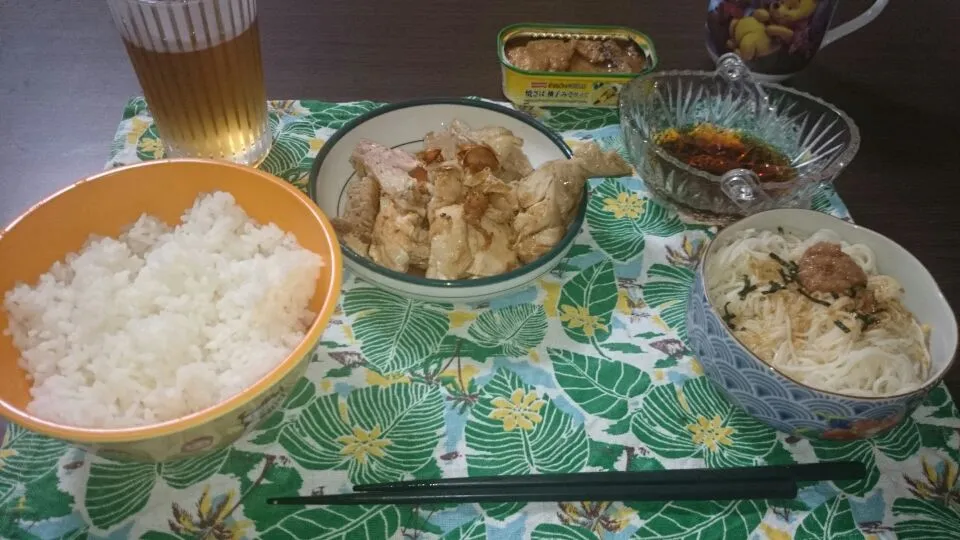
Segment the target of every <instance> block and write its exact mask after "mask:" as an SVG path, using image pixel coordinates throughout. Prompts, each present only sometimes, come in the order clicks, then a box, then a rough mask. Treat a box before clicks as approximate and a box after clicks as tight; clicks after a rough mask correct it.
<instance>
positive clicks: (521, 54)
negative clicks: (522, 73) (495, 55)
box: [507, 39, 577, 71]
mask: <svg viewBox="0 0 960 540" xmlns="http://www.w3.org/2000/svg"><path fill="white" fill-rule="evenodd" d="M576 46H577V44H576V41H574V40H568V41H564V40H560V39H537V40H533V41H529V42H527V44H526V45H522V46H518V47H512V48H509V49H507V60H509V61H510V63H511V64H513V65H514V66H516V67H518V68H520V69H525V70H528V71H567V70H568V69H569V68H570V59H571V58H573V53H574V52H575V49H576Z"/></svg>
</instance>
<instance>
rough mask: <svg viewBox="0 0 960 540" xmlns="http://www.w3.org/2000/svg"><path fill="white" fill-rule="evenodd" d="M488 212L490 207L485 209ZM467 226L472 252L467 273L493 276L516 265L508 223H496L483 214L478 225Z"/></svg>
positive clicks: (475, 275) (511, 234) (515, 254)
mask: <svg viewBox="0 0 960 540" xmlns="http://www.w3.org/2000/svg"><path fill="white" fill-rule="evenodd" d="M489 212H490V208H488V209H487V213H488V214H489ZM468 226H469V227H471V230H470V234H469V235H468V237H467V239H468V241H469V244H470V251H471V252H472V253H473V263H472V264H471V265H470V267H469V268H468V269H467V274H469V275H471V276H474V277H482V276H495V275H497V274H502V273H504V272H509V271H510V270H513V269H514V268H516V267H517V266H518V262H517V253H516V252H515V251H514V250H513V229H511V227H510V224H509V223H498V222H496V221H494V220H493V219H491V218H489V217H487V216H486V215H485V216H484V217H483V218H481V219H480V225H479V227H476V226H470V225H468ZM477 233H479V234H477Z"/></svg>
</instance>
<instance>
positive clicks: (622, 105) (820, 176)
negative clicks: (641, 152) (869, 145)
mask: <svg viewBox="0 0 960 540" xmlns="http://www.w3.org/2000/svg"><path fill="white" fill-rule="evenodd" d="M671 77H673V78H678V77H699V78H702V79H712V78H715V77H719V75H718V74H717V73H716V72H715V71H701V70H687V69H683V70H671V71H659V72H657V73H649V74H646V75H641V76H639V77H637V78H636V79H634V80H632V81H630V82H629V83H628V84H627V85H626V86H625V87H624V89H623V91H622V92H620V99H619V103H618V107H617V108H618V109H619V112H620V123H621V126H622V128H624V129H626V128H628V127H629V128H630V130H632V131H634V132H636V134H637V135H638V136H639V137H640V138H641V139H643V141H644V143H645V144H647V145H650V146H651V147H652V148H653V151H654V152H656V154H657V156H658V157H660V158H661V159H664V160H665V161H666V162H667V163H670V164H671V165H673V166H674V167H677V168H678V169H681V170H682V171H683V172H684V173H687V174H690V175H693V176H696V177H698V178H702V179H704V180H706V181H708V182H713V183H716V184H719V183H720V180H721V176H720V175H715V174H710V173H708V172H706V171H702V170H700V169H696V168H694V167H691V166H689V165H687V164H686V163H683V162H681V161H680V160H678V159H676V158H675V157H673V156H671V155H670V154H669V153H667V152H666V151H665V150H664V149H663V148H662V147H661V146H660V145H659V144H657V143H655V142H653V141H652V140H650V139H649V138H647V137H646V136H644V135H643V134H642V133H641V132H640V130H639V129H638V127H637V126H636V125H635V124H634V122H633V118H632V116H631V115H629V114H625V113H626V111H627V109H628V108H630V107H635V106H636V105H634V104H631V103H630V102H631V101H634V100H633V98H631V97H630V95H632V94H633V93H634V92H635V91H636V90H637V87H639V85H640V84H642V83H643V82H645V81H650V80H654V79H669V78H671ZM753 82H754V83H755V84H757V85H758V86H759V87H760V88H763V89H767V88H772V89H774V90H776V91H777V92H781V93H784V94H787V95H790V96H791V97H793V98H794V99H796V98H800V99H801V100H802V99H806V100H809V101H812V102H814V103H817V104H818V105H820V106H822V107H824V108H826V109H827V110H829V111H831V112H832V113H834V114H835V115H837V117H839V118H840V120H842V121H843V123H844V125H845V126H846V128H847V131H848V132H849V133H850V142H849V143H848V144H847V147H846V148H844V149H843V151H842V152H840V154H838V155H837V156H836V157H834V158H833V159H832V160H830V164H829V165H828V166H827V167H825V168H824V169H823V170H821V171H819V172H818V173H817V174H816V175H815V176H814V177H813V178H811V179H809V180H807V181H806V182H804V183H805V184H813V183H817V184H819V183H823V182H825V181H828V180H829V179H831V178H834V177H835V176H837V175H838V174H840V172H841V171H842V170H843V169H844V168H846V166H847V165H849V164H850V162H851V161H853V158H854V156H856V154H857V152H858V151H859V150H860V128H858V127H857V124H856V122H854V121H853V118H851V117H850V116H849V115H848V114H847V113H845V112H843V111H842V110H841V109H840V108H839V107H836V106H835V105H833V104H832V103H830V102H828V101H825V100H822V99H820V98H818V97H817V96H814V95H813V94H809V93H807V92H804V91H802V90H797V89H795V88H790V87H787V86H783V85H781V84H776V83H772V82H765V81H758V80H754V81H753ZM796 182H797V180H790V181H787V182H779V183H777V185H776V186H774V187H777V188H781V187H784V186H787V187H790V186H793V185H795V184H796ZM765 191H766V190H765Z"/></svg>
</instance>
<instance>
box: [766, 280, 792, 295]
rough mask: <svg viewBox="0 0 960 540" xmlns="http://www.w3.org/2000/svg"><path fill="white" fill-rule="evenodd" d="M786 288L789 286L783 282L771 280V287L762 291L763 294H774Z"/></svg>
mask: <svg viewBox="0 0 960 540" xmlns="http://www.w3.org/2000/svg"><path fill="white" fill-rule="evenodd" d="M786 288H787V286H786V285H784V284H783V283H777V282H776V281H771V282H770V288H769V289H767V290H765V291H762V292H763V294H773V293H775V292H777V291H782V290H784V289H786Z"/></svg>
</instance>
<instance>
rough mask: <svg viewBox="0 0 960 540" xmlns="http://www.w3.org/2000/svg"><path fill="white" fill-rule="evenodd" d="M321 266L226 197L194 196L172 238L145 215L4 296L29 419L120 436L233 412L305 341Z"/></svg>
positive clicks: (220, 194) (315, 257)
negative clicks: (219, 409) (235, 402)
mask: <svg viewBox="0 0 960 540" xmlns="http://www.w3.org/2000/svg"><path fill="white" fill-rule="evenodd" d="M322 265H323V260H322V259H321V257H320V256H319V255H317V254H315V253H313V252H311V251H308V250H306V249H304V248H302V247H300V245H299V244H298V243H297V240H296V238H295V237H294V236H293V235H292V234H290V233H284V232H283V231H282V230H280V229H279V228H278V227H277V226H276V225H274V224H273V223H270V224H268V225H258V224H257V223H256V222H254V221H253V220H251V219H250V218H249V217H248V216H247V214H246V213H245V212H244V211H243V209H242V208H240V207H239V206H238V205H237V204H236V203H235V201H234V199H233V196H232V195H230V194H228V193H223V192H217V193H213V194H210V195H203V196H200V197H198V198H197V200H196V201H195V202H194V206H193V208H191V209H190V210H187V211H186V212H185V213H184V215H183V218H182V220H181V224H180V225H178V226H176V227H175V228H173V229H171V228H170V227H168V226H167V225H165V224H164V223H163V222H161V221H159V220H158V219H156V218H154V217H152V216H149V215H146V214H144V215H143V216H142V217H141V218H140V219H139V220H138V221H137V222H136V223H135V224H134V225H133V226H132V227H131V228H130V229H129V230H127V231H126V232H125V233H124V234H122V235H120V238H119V239H114V238H95V237H91V238H90V240H89V241H88V242H87V244H86V245H85V246H84V247H83V249H81V250H80V252H79V253H71V254H69V255H67V257H66V260H65V261H64V262H57V263H54V265H53V266H52V267H51V268H50V270H49V271H48V272H47V273H46V274H43V275H42V276H40V278H39V280H38V282H37V284H36V285H35V286H32V287H31V286H30V285H26V284H18V285H17V286H16V287H14V288H13V289H12V290H10V291H8V292H7V293H6V295H5V297H4V304H3V307H4V308H5V309H6V310H7V312H8V313H9V315H10V316H9V320H10V327H9V328H8V329H7V330H6V332H7V333H8V334H9V335H12V337H13V341H14V344H15V345H16V346H17V348H19V349H20V352H21V359H20V365H21V366H22V367H23V368H24V369H25V370H26V371H27V372H28V373H29V375H30V376H31V377H32V379H33V388H32V389H31V396H32V400H31V402H30V404H29V405H28V406H27V410H28V411H29V412H30V413H32V414H34V415H36V416H38V417H40V418H44V419H47V420H51V421H54V422H58V423H63V424H69V425H73V426H84V427H98V428H117V427H129V426H140V425H146V424H152V423H156V422H161V421H164V420H170V419H174V418H178V417H181V416H183V415H186V414H189V413H191V412H195V411H198V410H201V409H203V408H206V407H209V406H211V405H214V404H216V403H218V402H220V401H223V400H225V399H227V398H229V397H231V396H233V395H235V394H237V393H238V392H240V391H241V390H243V389H244V388H246V387H248V386H250V385H251V384H252V383H254V382H256V381H257V380H258V379H259V378H260V377H262V376H263V375H264V374H266V373H267V372H268V371H269V370H270V369H272V368H273V367H275V366H276V365H277V364H278V363H280V361H282V360H283V359H284V358H285V357H286V356H287V355H289V354H290V352H291V351H292V350H293V349H294V348H295V347H296V346H297V344H298V343H299V342H300V341H301V339H302V338H303V336H304V331H305V330H306V328H307V327H308V326H309V324H310V323H311V322H312V320H313V317H314V314H313V313H311V312H310V311H309V310H308V309H307V304H308V302H309V300H310V298H311V297H312V296H313V292H314V289H315V286H316V280H317V277H318V275H319V272H320V267H321V266H322Z"/></svg>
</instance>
